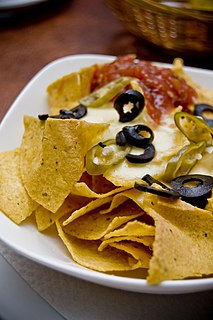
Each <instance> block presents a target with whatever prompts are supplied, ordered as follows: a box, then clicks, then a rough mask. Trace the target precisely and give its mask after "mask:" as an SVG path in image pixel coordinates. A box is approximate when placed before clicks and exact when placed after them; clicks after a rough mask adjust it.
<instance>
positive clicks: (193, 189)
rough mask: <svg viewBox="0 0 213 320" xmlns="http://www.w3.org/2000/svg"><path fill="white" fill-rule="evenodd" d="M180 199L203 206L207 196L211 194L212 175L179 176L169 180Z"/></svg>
mask: <svg viewBox="0 0 213 320" xmlns="http://www.w3.org/2000/svg"><path fill="white" fill-rule="evenodd" d="M171 186H172V188H173V189H174V190H176V191H177V192H178V193H179V194H180V196H181V198H182V200H184V201H185V202H188V203H190V204H192V205H193V206H196V207H199V208H205V206H206V204H207V198H209V197H210V196H211V190H212V188H213V177H212V176H208V175H202V174H191V175H183V176H179V177H177V178H175V179H173V180H172V181H171Z"/></svg>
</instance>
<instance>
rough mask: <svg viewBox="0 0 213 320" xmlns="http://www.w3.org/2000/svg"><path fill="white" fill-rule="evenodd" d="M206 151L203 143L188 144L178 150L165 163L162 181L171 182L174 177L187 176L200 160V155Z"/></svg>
mask: <svg viewBox="0 0 213 320" xmlns="http://www.w3.org/2000/svg"><path fill="white" fill-rule="evenodd" d="M205 149H206V143H205V141H201V142H198V143H190V144H189V145H187V146H184V147H183V148H181V149H180V150H179V152H178V153H177V155H175V156H173V157H172V158H171V159H170V160H169V162H168V163H167V166H166V169H165V172H164V176H163V180H164V181H171V180H172V179H174V178H175V177H177V176H179V175H183V174H187V173H188V172H189V171H190V170H191V169H192V168H193V166H194V165H195V164H196V163H197V161H198V160H200V158H202V153H203V152H204V150H205Z"/></svg>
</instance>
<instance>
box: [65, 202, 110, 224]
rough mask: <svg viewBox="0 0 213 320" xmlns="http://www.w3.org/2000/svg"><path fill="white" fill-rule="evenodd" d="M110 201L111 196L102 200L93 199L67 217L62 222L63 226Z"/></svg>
mask: <svg viewBox="0 0 213 320" xmlns="http://www.w3.org/2000/svg"><path fill="white" fill-rule="evenodd" d="M111 200H112V196H109V197H106V198H103V199H101V198H100V199H95V200H93V201H91V202H89V203H88V204H87V205H86V206H83V207H82V208H80V209H79V210H75V211H74V212H73V213H72V214H71V216H70V217H68V218H67V219H66V220H65V221H64V222H63V226H66V225H68V224H69V223H71V222H72V221H74V220H76V219H77V218H79V217H81V216H83V215H85V214H86V213H88V212H90V211H92V210H95V209H97V208H101V207H102V206H104V205H106V204H108V203H110V202H111Z"/></svg>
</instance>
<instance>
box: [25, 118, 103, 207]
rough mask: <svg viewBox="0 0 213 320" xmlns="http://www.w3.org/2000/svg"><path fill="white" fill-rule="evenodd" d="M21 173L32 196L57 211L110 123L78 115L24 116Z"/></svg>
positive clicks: (44, 205)
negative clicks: (86, 156)
mask: <svg viewBox="0 0 213 320" xmlns="http://www.w3.org/2000/svg"><path fill="white" fill-rule="evenodd" d="M24 125H25V132H24V136H23V139H22V145H21V177H22V180H23V183H24V186H25V188H26V189H27V191H28V193H29V195H30V197H31V198H32V199H33V200H35V201H36V202H38V203H39V204H41V205H42V206H43V207H44V208H46V209H48V210H50V211H52V212H56V211H57V210H58V209H59V207H60V206H61V205H62V203H63V202H64V200H65V198H66V197H67V196H68V195H69V193H70V191H71V190H72V187H73V185H74V183H76V182H77V181H78V180H79V179H80V177H81V175H82V173H83V171H84V156H85V154H86V152H87V150H88V149H90V148H91V146H93V145H94V144H96V143H97V142H98V141H100V137H101V135H102V134H103V132H104V131H105V129H106V128H107V127H108V125H105V124H93V123H87V122H85V121H78V120H74V119H70V120H67V119H66V120H61V119H51V118H48V119H47V120H46V121H41V120H39V119H37V118H33V117H27V116H25V118H24Z"/></svg>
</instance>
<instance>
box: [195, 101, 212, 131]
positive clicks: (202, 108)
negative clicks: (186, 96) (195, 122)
mask: <svg viewBox="0 0 213 320" xmlns="http://www.w3.org/2000/svg"><path fill="white" fill-rule="evenodd" d="M204 112H209V113H210V112H211V113H212V114H213V107H212V106H211V105H209V104H204V103H201V104H196V105H195V110H194V115H195V116H198V117H201V118H203V120H204V121H205V122H206V123H207V124H208V125H209V126H210V127H212V128H213V119H208V118H207V117H205V116H204Z"/></svg>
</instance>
